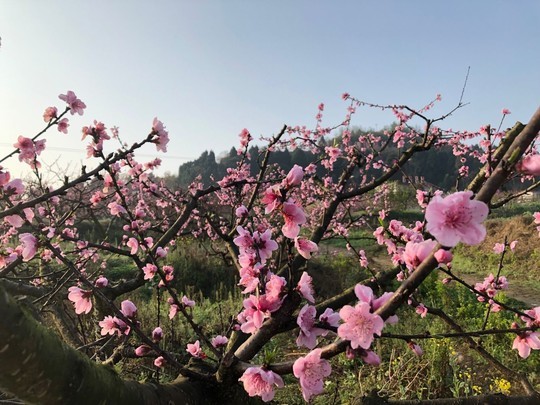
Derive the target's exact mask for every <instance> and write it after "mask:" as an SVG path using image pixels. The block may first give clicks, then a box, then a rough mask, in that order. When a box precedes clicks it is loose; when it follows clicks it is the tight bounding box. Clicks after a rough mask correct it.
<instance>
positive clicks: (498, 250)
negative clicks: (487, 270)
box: [493, 243, 504, 254]
mask: <svg viewBox="0 0 540 405" xmlns="http://www.w3.org/2000/svg"><path fill="white" fill-rule="evenodd" d="M493 252H494V253H497V254H501V253H502V252H504V243H495V245H494V246H493Z"/></svg>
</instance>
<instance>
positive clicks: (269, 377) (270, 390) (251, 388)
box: [238, 367, 284, 402]
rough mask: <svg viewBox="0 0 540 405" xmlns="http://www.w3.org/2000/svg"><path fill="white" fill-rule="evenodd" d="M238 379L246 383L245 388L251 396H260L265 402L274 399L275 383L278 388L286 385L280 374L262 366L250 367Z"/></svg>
mask: <svg viewBox="0 0 540 405" xmlns="http://www.w3.org/2000/svg"><path fill="white" fill-rule="evenodd" d="M238 381H242V383H244V389H245V390H246V392H247V393H248V395H249V396H250V397H254V396H260V397H261V398H262V400H263V401H264V402H269V401H271V400H272V399H274V395H275V393H274V385H275V386H276V387H278V388H282V387H283V386H284V384H283V379H282V378H281V376H280V375H279V374H276V373H274V372H273V371H270V370H265V369H263V368H261V367H249V368H248V369H247V370H246V371H245V372H244V374H242V377H240V378H239V379H238Z"/></svg>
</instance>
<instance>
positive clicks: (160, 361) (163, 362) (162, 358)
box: [154, 356, 166, 368]
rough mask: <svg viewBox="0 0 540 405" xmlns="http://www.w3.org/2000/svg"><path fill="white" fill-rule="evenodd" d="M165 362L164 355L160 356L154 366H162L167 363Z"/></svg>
mask: <svg viewBox="0 0 540 405" xmlns="http://www.w3.org/2000/svg"><path fill="white" fill-rule="evenodd" d="M165 363H166V361H165V358H164V357H163V356H159V357H158V358H156V359H155V360H154V366H156V367H157V368H162V367H163V366H164V365H165Z"/></svg>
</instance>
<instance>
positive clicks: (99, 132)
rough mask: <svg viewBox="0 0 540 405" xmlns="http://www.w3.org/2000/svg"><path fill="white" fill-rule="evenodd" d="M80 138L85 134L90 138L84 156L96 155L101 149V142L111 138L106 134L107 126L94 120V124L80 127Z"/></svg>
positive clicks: (83, 137) (84, 136)
mask: <svg viewBox="0 0 540 405" xmlns="http://www.w3.org/2000/svg"><path fill="white" fill-rule="evenodd" d="M82 133H83V135H82V139H85V138H86V137H87V136H90V137H91V138H92V141H91V142H90V143H89V144H88V145H87V147H86V157H98V156H100V154H101V153H102V151H103V142H104V141H107V140H109V139H111V137H110V136H109V135H108V134H107V128H106V127H105V124H103V123H102V122H99V121H96V120H94V125H93V126H92V125H90V126H85V127H83V129H82Z"/></svg>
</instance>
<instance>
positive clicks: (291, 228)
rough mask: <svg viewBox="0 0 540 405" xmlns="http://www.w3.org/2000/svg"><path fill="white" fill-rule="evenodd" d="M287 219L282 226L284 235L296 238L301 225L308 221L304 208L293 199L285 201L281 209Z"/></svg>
mask: <svg viewBox="0 0 540 405" xmlns="http://www.w3.org/2000/svg"><path fill="white" fill-rule="evenodd" d="M281 212H282V213H283V217H284V219H285V224H284V225H283V227H282V228H281V231H282V232H283V235H285V236H286V237H287V238H289V239H294V238H296V237H297V236H298V234H299V233H300V225H302V224H305V223H306V214H304V210H303V209H302V208H301V207H299V206H298V205H296V204H295V203H294V202H293V201H292V200H288V201H287V202H284V203H283V208H282V210H281Z"/></svg>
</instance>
